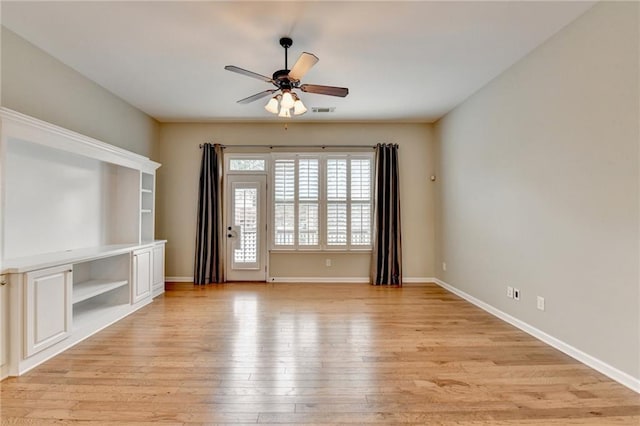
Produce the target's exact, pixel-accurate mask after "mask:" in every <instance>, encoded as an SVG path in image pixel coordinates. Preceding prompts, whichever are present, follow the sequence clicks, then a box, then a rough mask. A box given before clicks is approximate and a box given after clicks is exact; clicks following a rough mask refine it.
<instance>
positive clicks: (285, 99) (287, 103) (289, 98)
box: [280, 91, 295, 109]
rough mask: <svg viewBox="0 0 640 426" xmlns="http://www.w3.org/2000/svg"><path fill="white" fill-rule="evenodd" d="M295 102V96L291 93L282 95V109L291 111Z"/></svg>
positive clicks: (287, 92)
mask: <svg viewBox="0 0 640 426" xmlns="http://www.w3.org/2000/svg"><path fill="white" fill-rule="evenodd" d="M294 102H295V101H294V99H293V95H291V92H289V91H286V92H284V93H283V94H282V100H281V101H280V106H281V107H282V108H286V109H290V108H293V104H294Z"/></svg>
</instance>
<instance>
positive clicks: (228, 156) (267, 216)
mask: <svg viewBox="0 0 640 426" xmlns="http://www.w3.org/2000/svg"><path fill="white" fill-rule="evenodd" d="M270 158H271V156H270V155H269V154H248V153H242V154H237V153H227V152H225V153H224V154H223V159H224V175H223V182H224V190H223V199H222V203H223V204H222V217H223V224H224V229H223V231H224V234H223V235H224V244H223V247H224V254H225V256H224V257H225V261H224V267H225V281H226V280H227V279H228V272H229V270H230V268H231V264H232V259H230V256H229V252H230V250H229V245H228V243H227V240H228V238H227V226H228V225H227V224H228V222H229V220H230V218H229V208H230V203H231V202H232V200H231V180H232V178H233V177H239V176H251V175H253V176H263V177H264V181H265V185H264V212H263V217H264V227H262V232H264V244H263V247H262V253H261V256H262V259H264V266H265V267H264V280H261V281H255V282H268V280H269V269H270V268H269V263H270V262H269V255H270V250H269V247H270V244H271V235H270V229H271V226H270V223H271V222H270V220H271V208H270V206H271V202H270V200H271V198H270V192H269V164H270ZM232 159H247V160H264V169H263V170H231V167H230V163H231V160H232ZM248 281H250V280H248Z"/></svg>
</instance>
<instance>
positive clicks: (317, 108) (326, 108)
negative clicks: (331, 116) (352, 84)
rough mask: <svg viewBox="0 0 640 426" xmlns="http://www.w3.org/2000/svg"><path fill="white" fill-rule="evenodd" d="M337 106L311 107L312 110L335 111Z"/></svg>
mask: <svg viewBox="0 0 640 426" xmlns="http://www.w3.org/2000/svg"><path fill="white" fill-rule="evenodd" d="M335 110H336V107H311V111H312V112H334V111H335Z"/></svg>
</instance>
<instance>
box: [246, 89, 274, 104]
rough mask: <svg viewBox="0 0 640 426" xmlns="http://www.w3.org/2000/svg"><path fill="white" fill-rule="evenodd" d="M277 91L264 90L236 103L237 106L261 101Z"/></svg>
mask: <svg viewBox="0 0 640 426" xmlns="http://www.w3.org/2000/svg"><path fill="white" fill-rule="evenodd" d="M277 91H278V89H273V90H265V91H264V92H260V93H256V94H255V95H251V96H249V97H248V98H244V99H240V100H239V101H238V103H239V104H248V103H250V102H253V101H257V100H258V99H262V98H264V97H266V96H269V95H271V94H273V92H277Z"/></svg>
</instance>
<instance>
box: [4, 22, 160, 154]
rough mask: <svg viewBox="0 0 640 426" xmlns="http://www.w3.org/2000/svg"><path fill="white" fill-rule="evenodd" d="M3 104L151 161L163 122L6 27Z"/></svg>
mask: <svg viewBox="0 0 640 426" xmlns="http://www.w3.org/2000/svg"><path fill="white" fill-rule="evenodd" d="M1 47H2V49H1V50H2V71H1V77H2V85H1V90H2V92H1V99H0V104H1V105H2V106H3V107H7V108H10V109H13V110H15V111H19V112H21V113H24V114H27V115H30V116H32V117H35V118H39V119H41V120H44V121H47V122H49V123H53V124H57V125H58V126H61V127H64V128H66V129H70V130H73V131H76V132H78V133H81V134H83V135H86V136H90V137H93V138H96V139H98V140H101V141H104V142H107V143H110V144H112V145H116V146H119V147H121V148H124V149H127V150H129V151H133V152H136V153H138V154H141V155H144V156H146V157H149V156H151V155H152V149H153V144H154V143H155V141H157V139H158V129H159V125H158V123H157V122H156V121H155V120H154V119H152V118H151V117H149V116H148V115H146V114H144V113H143V112H141V111H140V110H138V109H136V108H134V107H133V106H131V105H129V104H128V103H126V102H125V101H123V100H122V99H120V98H118V97H117V96H115V95H114V94H112V93H111V92H109V91H107V90H106V89H104V88H102V87H101V86H99V85H97V84H96V83H94V82H92V81H91V80H89V79H87V78H86V77H84V76H82V75H81V74H80V73H78V72H77V71H75V70H73V69H71V68H69V67H68V66H66V65H64V64H63V63H62V62H60V61H59V60H57V59H55V58H54V57H52V56H51V55H49V54H47V53H46V52H44V51H42V50H40V49H39V48H37V47H35V46H34V45H32V44H30V43H29V42H27V41H26V40H24V39H23V38H21V37H19V36H18V35H16V34H15V33H13V32H11V31H9V30H8V29H6V28H4V27H2V43H1Z"/></svg>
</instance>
